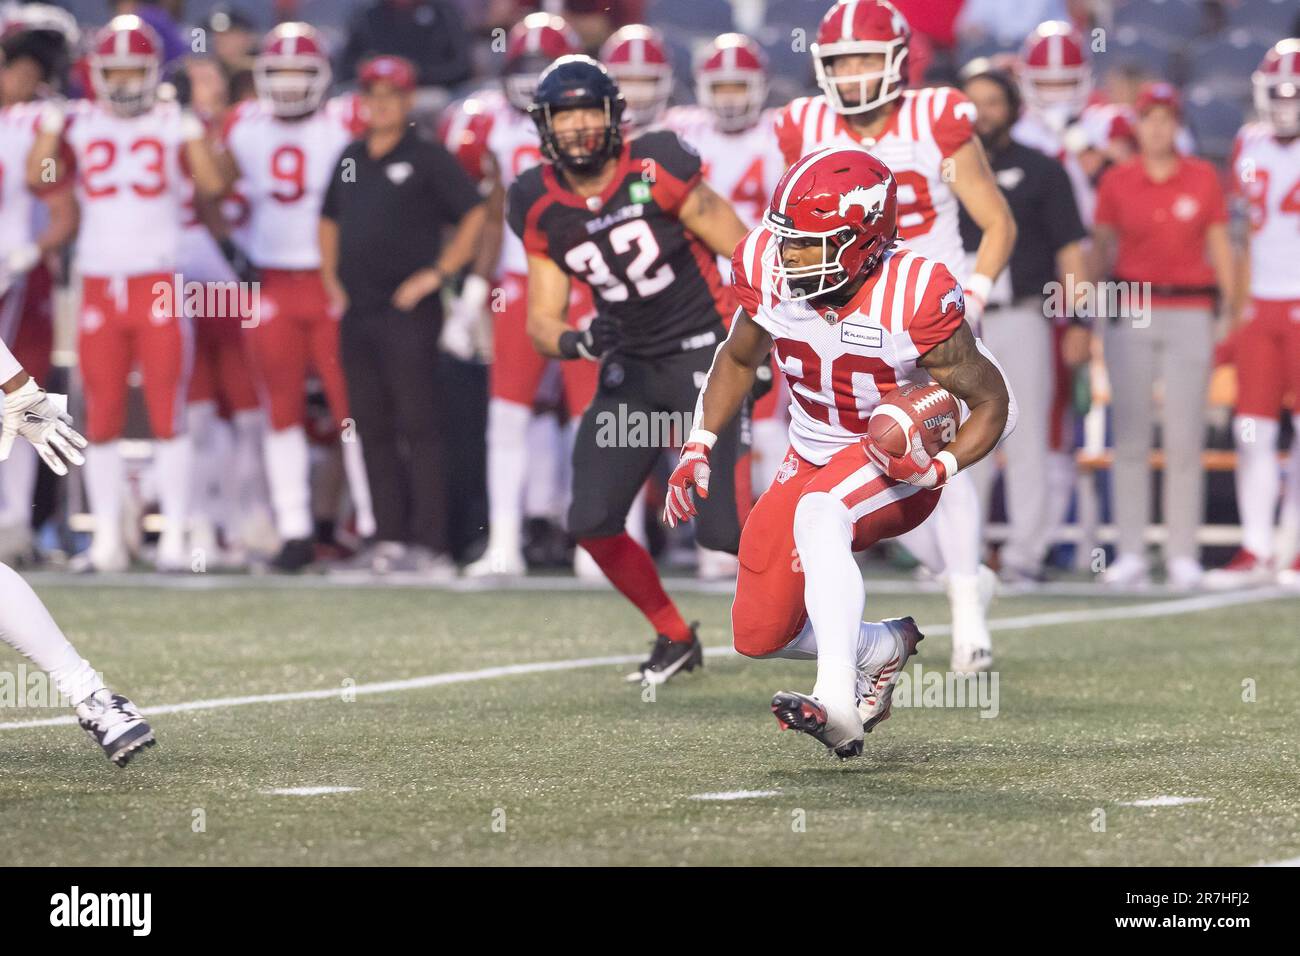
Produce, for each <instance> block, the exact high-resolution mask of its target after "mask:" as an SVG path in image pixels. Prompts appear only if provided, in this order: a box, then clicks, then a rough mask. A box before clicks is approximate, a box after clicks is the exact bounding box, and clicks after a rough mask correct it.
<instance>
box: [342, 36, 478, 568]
mask: <svg viewBox="0 0 1300 956" xmlns="http://www.w3.org/2000/svg"><path fill="white" fill-rule="evenodd" d="M359 78H360V81H361V93H362V100H363V107H364V110H365V114H366V117H367V125H368V128H367V132H366V135H365V136H364V137H363V138H362V139H359V140H357V141H356V142H354V143H352V144H351V145H349V146H348V147H347V149H345V150H344V151H343V155H342V157H341V158H340V159H339V164H338V168H337V169H336V170H335V173H334V177H333V179H332V180H331V181H330V185H329V189H328V190H327V192H326V194H325V201H324V204H323V206H322V209H321V220H320V246H321V273H322V278H323V280H324V283H325V287H326V289H327V290H328V291H329V293H330V296H331V298H333V299H334V300H335V303H336V305H337V306H338V307H339V308H340V309H341V310H342V312H343V320H342V323H341V328H340V336H341V346H342V348H341V352H342V358H343V370H344V373H345V375H346V377H347V383H348V398H349V403H350V405H351V409H352V414H353V417H354V418H355V419H356V424H357V432H358V435H359V437H360V438H361V441H362V448H363V451H364V454H365V460H366V472H367V474H368V476H369V478H370V488H371V493H372V495H373V497H374V508H375V522H376V525H377V529H378V530H377V532H376V540H375V542H373V543H372V545H371V546H370V547H369V548H367V549H366V551H364V552H363V553H362V555H361V556H360V557H359V559H358V560H357V562H356V564H357V565H358V566H362V567H368V568H370V569H372V570H375V571H379V572H384V571H395V570H400V571H416V572H421V573H424V574H426V575H427V576H429V577H432V578H446V577H450V576H452V575H454V573H455V567H454V565H452V563H451V561H450V559H449V558H448V557H447V553H446V552H447V538H446V500H445V499H446V496H445V490H444V489H445V487H446V476H445V472H444V470H445V468H446V456H445V455H444V453H443V449H442V433H443V427H442V422H441V420H440V414H441V402H440V401H439V400H438V395H437V388H436V379H435V369H436V365H437V357H438V336H439V333H440V331H441V328H442V305H441V301H440V299H439V296H438V290H439V289H440V288H441V287H442V284H443V282H444V280H445V279H446V278H447V277H448V276H452V275H454V274H456V273H457V272H459V271H460V270H461V269H462V268H464V267H465V265H466V264H468V262H469V261H470V259H471V258H472V257H473V255H474V253H475V251H476V249H477V246H478V241H479V237H480V235H481V233H482V231H483V222H484V216H485V212H484V209H483V206H482V201H481V199H480V197H479V193H478V190H477V188H476V187H475V185H474V183H473V182H472V181H471V180H470V179H469V177H468V176H467V175H466V174H465V172H464V171H463V170H462V169H461V167H460V165H459V164H458V163H457V162H456V160H455V159H454V158H453V157H452V156H451V154H450V153H448V152H447V151H446V150H445V149H443V147H442V146H440V145H438V144H435V143H430V142H426V141H424V140H422V139H420V138H419V137H418V136H417V135H416V134H415V132H414V130H413V129H412V127H411V126H410V123H409V120H408V116H409V114H410V109H411V94H412V91H413V90H414V89H415V70H414V68H413V67H412V66H411V64H410V63H408V62H407V61H405V60H403V59H401V58H400V57H387V56H385V57H378V58H376V59H374V60H371V61H370V62H369V63H367V64H366V65H365V66H364V67H363V68H362V70H361V72H360V76H359ZM448 228H454V233H453V235H452V238H451V240H450V242H448V243H447V245H446V247H445V248H444V247H443V241H442V240H443V235H442V234H443V231H444V230H445V229H448Z"/></svg>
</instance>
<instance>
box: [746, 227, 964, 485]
mask: <svg viewBox="0 0 1300 956" xmlns="http://www.w3.org/2000/svg"><path fill="white" fill-rule="evenodd" d="M777 245H778V243H777V241H776V240H775V237H774V236H773V235H772V233H770V232H768V231H767V229H765V228H764V227H762V226H759V227H757V228H755V229H751V230H750V232H749V235H747V236H746V237H745V239H744V241H743V242H742V243H741V244H740V245H739V246H738V247H737V248H736V254H735V256H734V257H733V258H732V283H733V286H734V287H735V290H736V295H737V297H738V298H739V300H740V303H741V305H742V306H743V307H744V308H745V311H746V312H748V313H749V314H750V315H751V316H752V317H753V318H754V321H755V322H757V323H758V324H759V325H760V326H761V327H762V328H763V329H764V330H765V331H766V332H767V333H768V334H769V335H771V337H772V344H773V351H774V352H775V354H776V359H777V364H778V366H779V367H780V369H781V372H782V373H783V374H784V375H785V378H786V381H787V382H788V383H789V385H790V444H791V445H793V446H794V450H795V451H797V452H798V453H799V454H800V455H801V456H803V457H804V458H805V459H807V460H808V461H810V462H812V463H813V464H814V465H823V464H825V463H826V462H827V461H829V460H830V458H831V456H833V455H834V454H835V453H836V452H837V451H839V450H840V449H841V448H844V447H846V446H848V445H851V444H853V443H854V442H856V441H859V440H861V438H862V436H863V435H864V434H866V431H867V420H868V419H869V418H870V417H871V413H872V411H873V410H874V409H875V407H876V406H877V405H878V404H880V399H881V397H882V396H883V395H886V394H888V393H889V392H890V391H892V390H893V389H895V388H897V387H898V386H900V385H905V384H909V383H913V382H919V383H925V382H930V381H932V379H931V377H930V373H929V372H927V371H926V370H925V369H923V368H921V367H920V366H919V365H918V364H917V362H918V360H919V359H920V357H921V355H923V354H924V353H925V352H927V351H929V350H930V349H931V348H933V347H934V346H936V345H938V344H939V343H940V342H944V341H946V340H947V339H948V338H949V337H950V336H951V335H952V334H953V333H954V332H955V331H957V329H958V327H959V326H960V325H961V324H962V323H963V322H964V321H965V320H966V302H965V299H964V298H963V297H962V290H961V284H960V283H959V282H958V281H957V279H956V278H954V276H953V274H952V273H951V272H950V271H949V270H948V268H947V267H946V266H944V264H943V263H941V262H937V261H935V260H933V259H928V258H923V257H922V256H919V255H917V254H916V253H915V252H913V251H911V250H909V249H907V248H906V247H903V246H896V247H895V248H894V249H893V250H892V251H890V252H888V253H886V254H885V257H884V259H883V260H882V262H881V264H880V266H879V267H878V268H877V269H876V272H875V273H874V274H873V275H872V276H871V277H870V278H868V279H867V281H866V282H865V283H863V286H862V288H861V289H860V290H859V291H858V292H857V293H855V294H854V296H853V298H852V299H851V300H850V301H849V302H848V303H846V304H845V306H844V307H843V308H841V309H829V308H826V307H820V306H813V305H811V304H810V303H809V302H808V301H800V302H791V301H789V300H788V299H787V298H786V296H787V295H788V289H786V287H785V284H784V281H783V280H780V279H778V278H777V276H776V275H775V273H774V265H775V262H776V256H777Z"/></svg>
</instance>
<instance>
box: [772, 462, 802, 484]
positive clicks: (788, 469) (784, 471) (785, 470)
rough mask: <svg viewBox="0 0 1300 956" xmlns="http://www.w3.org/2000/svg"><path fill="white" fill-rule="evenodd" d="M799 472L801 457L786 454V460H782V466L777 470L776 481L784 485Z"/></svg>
mask: <svg viewBox="0 0 1300 956" xmlns="http://www.w3.org/2000/svg"><path fill="white" fill-rule="evenodd" d="M798 473H799V459H798V458H796V457H795V456H794V455H786V456H785V461H783V462H781V467H780V468H778V469H777V470H776V483H777V484H778V485H784V484H785V483H786V482H787V481H789V480H790V479H791V478H793V477H794V476H795V475H796V474H798Z"/></svg>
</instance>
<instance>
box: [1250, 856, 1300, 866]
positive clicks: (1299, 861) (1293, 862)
mask: <svg viewBox="0 0 1300 956" xmlns="http://www.w3.org/2000/svg"><path fill="white" fill-rule="evenodd" d="M1255 865H1256V866H1300V856H1293V857H1291V859H1289V860H1276V861H1274V862H1272V863H1256V864H1255Z"/></svg>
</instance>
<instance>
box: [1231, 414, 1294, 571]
mask: <svg viewBox="0 0 1300 956" xmlns="http://www.w3.org/2000/svg"><path fill="white" fill-rule="evenodd" d="M1277 434H1278V423H1277V422H1275V421H1273V420H1271V419H1268V418H1254V417H1251V416H1246V415H1238V416H1236V417H1235V418H1233V420H1232V435H1233V439H1234V441H1235V444H1236V446H1237V474H1236V485H1237V512H1238V514H1240V516H1241V546H1242V547H1243V548H1245V549H1246V550H1247V551H1249V552H1250V553H1251V554H1253V555H1255V557H1257V558H1260V559H1261V560H1268V559H1270V558H1272V557H1273V516H1274V514H1275V512H1276V508H1277V498H1278V494H1279V492H1280V491H1281V488H1282V476H1281V474H1280V473H1279V470H1278V465H1277Z"/></svg>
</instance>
